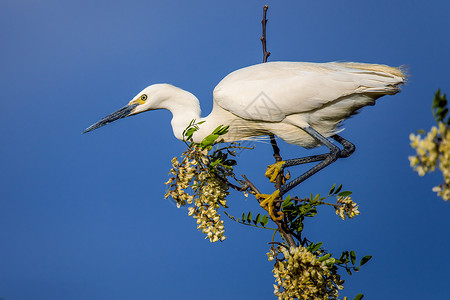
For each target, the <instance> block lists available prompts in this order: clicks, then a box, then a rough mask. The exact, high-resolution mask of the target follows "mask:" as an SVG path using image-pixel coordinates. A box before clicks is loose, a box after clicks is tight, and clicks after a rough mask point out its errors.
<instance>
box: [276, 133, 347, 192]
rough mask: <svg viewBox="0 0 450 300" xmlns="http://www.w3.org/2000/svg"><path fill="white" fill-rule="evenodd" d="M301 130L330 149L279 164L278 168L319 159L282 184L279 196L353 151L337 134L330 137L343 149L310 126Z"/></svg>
mask: <svg viewBox="0 0 450 300" xmlns="http://www.w3.org/2000/svg"><path fill="white" fill-rule="evenodd" d="M303 130H305V132H306V133H308V134H309V135H310V136H312V137H313V138H315V139H317V140H318V141H319V142H320V143H321V144H323V145H325V146H326V147H327V148H328V149H329V150H330V153H327V154H319V155H314V156H308V157H303V158H296V159H288V160H286V161H285V163H284V164H283V165H282V166H281V168H280V170H282V169H284V168H287V167H291V166H296V165H300V164H305V163H310V162H316V161H320V163H318V164H317V165H315V166H314V167H312V168H311V169H309V170H308V171H306V172H305V173H303V174H302V175H301V176H299V177H297V178H295V179H294V180H292V181H290V182H288V183H287V184H285V185H284V186H282V187H281V189H280V194H279V195H280V196H282V195H284V194H285V193H287V192H288V191H289V190H291V189H293V188H294V187H295V186H297V185H299V184H300V183H302V182H303V181H305V180H306V179H308V178H309V177H311V176H312V175H314V174H315V173H317V172H318V171H320V170H322V169H323V168H325V167H326V166H328V165H330V164H332V163H333V162H335V161H336V160H337V159H338V158H344V157H349V156H350V155H351V154H352V153H353V152H354V151H355V146H354V145H353V144H352V143H350V142H349V141H347V140H346V139H344V138H343V137H341V136H339V135H334V136H332V138H333V139H334V140H335V141H337V142H338V143H340V144H341V145H342V146H343V147H344V149H342V150H341V149H339V148H338V147H337V146H336V145H334V144H333V143H331V142H330V141H329V140H327V139H326V138H325V137H324V136H323V135H321V134H320V133H319V132H317V131H316V130H314V129H313V128H312V127H305V128H303Z"/></svg>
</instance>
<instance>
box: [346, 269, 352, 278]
mask: <svg viewBox="0 0 450 300" xmlns="http://www.w3.org/2000/svg"><path fill="white" fill-rule="evenodd" d="M345 270H346V271H347V273H348V275H350V276H352V271H350V269H349V268H346V269H345Z"/></svg>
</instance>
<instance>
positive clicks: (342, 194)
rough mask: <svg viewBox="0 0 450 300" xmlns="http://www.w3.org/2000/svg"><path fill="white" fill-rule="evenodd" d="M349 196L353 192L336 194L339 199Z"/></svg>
mask: <svg viewBox="0 0 450 300" xmlns="http://www.w3.org/2000/svg"><path fill="white" fill-rule="evenodd" d="M351 194H353V192H350V191H343V192H340V193H339V194H338V196H339V197H347V196H350V195H351Z"/></svg>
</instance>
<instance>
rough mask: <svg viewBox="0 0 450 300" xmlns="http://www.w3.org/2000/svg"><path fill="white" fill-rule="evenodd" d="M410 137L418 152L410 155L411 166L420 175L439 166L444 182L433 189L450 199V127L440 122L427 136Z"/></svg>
mask: <svg viewBox="0 0 450 300" xmlns="http://www.w3.org/2000/svg"><path fill="white" fill-rule="evenodd" d="M409 138H410V140H411V147H412V148H414V149H415V150H416V154H417V155H415V156H410V157H409V161H410V163H411V167H413V168H414V171H416V172H417V173H418V174H419V175H420V176H423V175H425V174H426V173H429V172H433V171H434V170H435V169H436V167H438V168H439V169H440V170H441V172H442V175H443V177H444V182H443V183H442V184H440V185H438V186H436V187H434V188H433V191H434V192H437V193H438V196H440V197H442V198H443V199H444V200H450V128H449V127H448V126H447V125H446V124H445V123H442V122H439V124H438V127H436V126H433V128H431V130H430V132H428V133H427V134H426V136H424V137H422V136H421V135H420V134H418V135H415V134H411V135H410V136H409Z"/></svg>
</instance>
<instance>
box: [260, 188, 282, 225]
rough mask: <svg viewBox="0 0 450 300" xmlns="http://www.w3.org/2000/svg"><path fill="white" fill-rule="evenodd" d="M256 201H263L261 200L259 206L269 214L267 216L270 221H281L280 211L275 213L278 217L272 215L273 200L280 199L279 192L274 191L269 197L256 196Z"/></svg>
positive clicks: (265, 195)
mask: <svg viewBox="0 0 450 300" xmlns="http://www.w3.org/2000/svg"><path fill="white" fill-rule="evenodd" d="M255 197H256V199H258V200H259V199H264V200H262V201H261V202H260V203H259V205H260V206H261V207H262V208H264V209H265V210H267V212H268V213H269V216H270V217H271V218H272V220H274V221H280V220H282V219H283V213H282V212H281V211H277V212H276V213H277V214H278V217H276V216H275V214H274V202H275V199H277V198H279V197H280V190H276V191H275V192H273V193H272V194H271V195H268V194H256V195H255Z"/></svg>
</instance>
